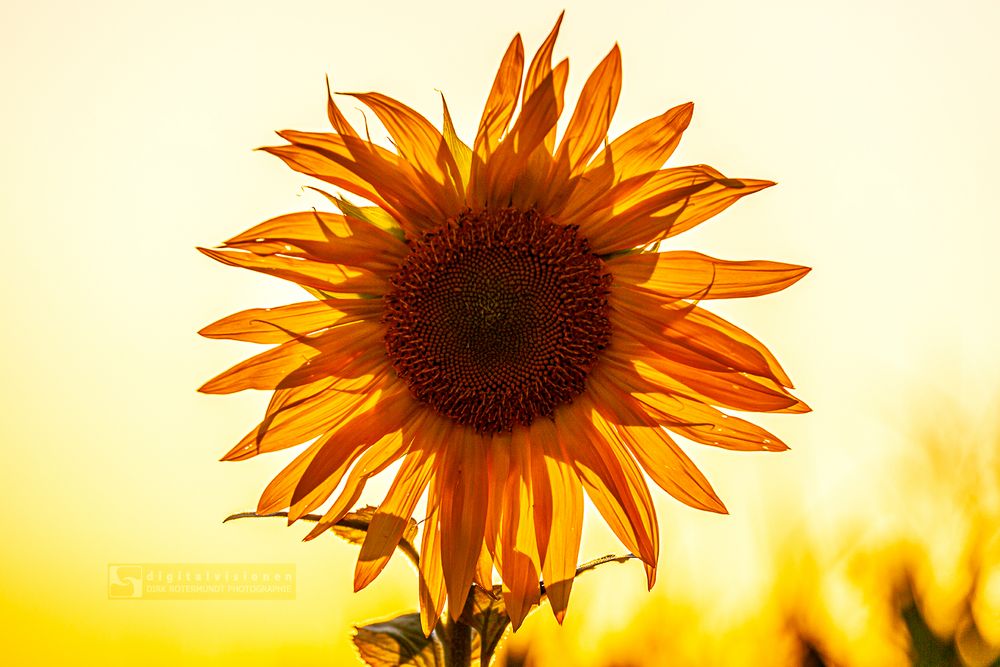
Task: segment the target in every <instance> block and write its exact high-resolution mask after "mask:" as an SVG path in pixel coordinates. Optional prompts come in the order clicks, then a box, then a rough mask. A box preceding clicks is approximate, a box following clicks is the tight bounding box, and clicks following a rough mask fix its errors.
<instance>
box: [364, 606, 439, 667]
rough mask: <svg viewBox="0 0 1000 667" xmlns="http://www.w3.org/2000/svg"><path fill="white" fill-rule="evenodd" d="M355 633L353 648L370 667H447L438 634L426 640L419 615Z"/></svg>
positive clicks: (372, 626) (401, 618) (375, 625)
mask: <svg viewBox="0 0 1000 667" xmlns="http://www.w3.org/2000/svg"><path fill="white" fill-rule="evenodd" d="M356 630H357V632H356V634H355V635H354V645H355V646H357V647H358V653H360V654H361V659H362V660H364V661H365V662H366V663H367V664H368V665H370V666H371V667H396V666H397V665H414V666H415V667H444V664H445V662H444V647H443V646H442V645H441V641H440V639H439V638H438V635H437V633H436V632H432V633H431V636H430V637H424V633H423V630H421V629H420V614H404V615H402V616H397V617H396V618H394V619H392V620H391V621H385V622H384V623H372V624H370V625H363V626H360V627H357V628H356Z"/></svg>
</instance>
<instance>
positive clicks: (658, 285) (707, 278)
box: [606, 251, 809, 299]
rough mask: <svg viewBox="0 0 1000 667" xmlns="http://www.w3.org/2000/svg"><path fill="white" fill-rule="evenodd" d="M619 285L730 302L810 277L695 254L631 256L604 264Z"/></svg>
mask: <svg viewBox="0 0 1000 667" xmlns="http://www.w3.org/2000/svg"><path fill="white" fill-rule="evenodd" d="M606 265H607V267H608V269H609V270H610V271H611V273H612V274H613V275H614V277H615V282H616V283H618V284H621V283H627V284H631V285H635V286H637V287H643V288H646V289H650V290H655V291H658V292H662V293H664V294H666V295H668V296H673V297H678V298H691V297H692V295H695V294H697V295H698V296H699V298H702V299H731V298H738V297H749V296H761V295H763V294H771V293H773V292H778V291H781V290H783V289H785V288H786V287H788V286H789V285H792V284H794V283H795V282H797V281H798V280H800V279H801V278H802V277H803V276H805V275H806V274H807V273H809V268H808V267H805V266H796V265H795V264H784V263H781V262H769V261H764V260H754V261H746V262H732V261H726V260H722V259H715V258H714V257H709V256H708V255H703V254H701V253H698V252H687V251H674V252H661V253H630V254H626V255H620V256H618V257H612V258H611V259H609V260H608V261H607V262H606Z"/></svg>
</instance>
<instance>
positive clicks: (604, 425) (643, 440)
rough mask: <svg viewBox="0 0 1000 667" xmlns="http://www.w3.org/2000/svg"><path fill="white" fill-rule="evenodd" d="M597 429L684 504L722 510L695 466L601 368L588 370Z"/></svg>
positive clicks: (714, 494) (722, 505)
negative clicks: (620, 445) (619, 444)
mask: <svg viewBox="0 0 1000 667" xmlns="http://www.w3.org/2000/svg"><path fill="white" fill-rule="evenodd" d="M590 381H591V382H592V383H593V386H594V388H595V393H596V395H597V396H599V400H597V401H596V404H597V409H598V415H597V417H596V418H595V422H596V425H597V428H598V430H599V431H601V432H603V433H604V434H605V436H606V437H607V438H608V439H609V440H612V439H616V438H620V439H621V441H622V442H623V443H624V444H625V445H626V446H627V447H628V450H629V451H630V452H632V455H633V456H635V458H636V460H638V462H639V465H641V466H642V469H643V470H645V471H646V474H647V475H649V477H650V478H651V479H652V480H653V481H654V482H656V485H657V486H659V487H660V488H661V489H663V490H664V491H666V492H667V493H669V494H670V495H672V496H673V497H674V498H676V499H677V500H679V501H681V502H682V503H684V504H685V505H689V506H691V507H694V508H695V509H701V510H708V511H710V512H718V513H721V514H726V513H727V512H726V506H725V505H724V504H723V503H722V500H720V499H719V496H718V495H716V493H715V490H714V489H712V485H711V484H709V482H708V480H707V479H705V476H704V475H703V474H701V471H700V470H698V468H697V466H695V464H694V463H693V462H692V461H691V459H689V458H688V457H687V455H686V454H684V452H683V451H682V450H681V448H680V447H678V446H677V443H675V442H674V441H673V440H672V439H671V438H670V436H668V435H667V434H666V432H665V431H664V430H663V429H662V428H660V426H659V424H657V423H656V421H655V420H654V419H652V418H651V417H649V416H648V415H647V414H646V412H645V411H644V410H642V408H640V407H639V406H637V405H636V404H635V402H634V400H633V399H632V398H631V397H629V396H628V395H627V394H624V393H623V392H622V390H621V389H620V388H618V387H616V386H615V385H614V382H613V381H609V379H608V378H607V376H606V375H605V373H604V372H603V371H602V369H595V372H593V373H592V374H591V377H590Z"/></svg>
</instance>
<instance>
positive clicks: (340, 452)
mask: <svg viewBox="0 0 1000 667" xmlns="http://www.w3.org/2000/svg"><path fill="white" fill-rule="evenodd" d="M399 384H402V383H399ZM387 393H389V396H387V397H386V398H389V397H390V396H391V400H382V401H380V402H379V403H378V404H377V405H376V406H375V408H373V410H371V411H368V412H365V413H360V414H357V415H355V416H354V417H353V419H351V420H350V421H348V422H346V423H345V424H343V425H342V426H341V427H340V428H338V429H337V430H336V431H334V432H333V433H332V434H331V436H332V437H331V445H330V446H329V447H325V448H323V449H321V450H320V451H319V453H317V454H316V456H315V457H314V458H313V460H312V462H311V463H310V464H309V467H308V468H306V470H305V472H303V474H302V478H301V479H300V480H299V483H298V485H297V486H296V488H295V493H294V495H293V496H292V506H293V512H294V513H295V514H297V516H301V515H302V514H305V513H306V512H308V511H310V509H312V508H309V509H306V507H307V506H308V505H312V504H313V502H314V500H315V499H316V498H317V497H319V496H320V495H322V492H325V491H330V492H332V490H333V488H335V487H336V484H332V485H331V484H330V481H331V476H332V475H333V474H334V471H336V470H339V469H340V467H341V465H342V463H343V460H344V452H345V451H353V449H354V448H356V447H369V446H370V447H371V448H370V449H369V450H368V451H367V452H366V453H365V455H364V456H363V457H362V458H361V460H360V461H358V465H357V466H355V468H354V469H353V470H352V471H351V474H350V477H351V479H353V480H354V483H355V484H356V485H357V486H356V488H357V489H358V490H360V488H362V487H363V486H364V481H365V480H367V478H368V477H371V476H372V475H375V474H377V472H378V471H380V470H382V469H384V468H385V467H386V466H388V465H389V464H390V463H392V461H395V460H396V459H397V458H399V457H400V456H402V454H403V452H404V450H405V449H406V447H407V445H408V442H406V439H404V438H390V437H386V436H388V435H389V434H392V433H396V432H397V431H399V430H400V429H402V427H403V424H404V423H406V422H408V421H409V420H410V418H411V416H412V415H413V414H415V413H417V412H418V411H419V405H418V404H417V403H416V401H414V400H412V399H410V398H409V397H408V396H407V394H406V393H404V392H402V391H399V390H398V389H395V388H394V390H393V391H392V392H387ZM373 412H377V414H378V419H373V418H372V417H373V414H372V413H373ZM337 482H338V483H339V480H337ZM348 484H349V485H350V484H351V482H349V483H348ZM326 495H327V496H328V495H329V493H327V494H326ZM345 496H349V493H348V490H347V489H346V488H345V490H344V493H342V494H341V498H345ZM321 502H322V501H321ZM313 507H315V505H313ZM347 509H350V508H349V507H348V508H347ZM345 511H346V509H345ZM296 518H297V517H296ZM289 519H292V516H291V515H290V516H289ZM338 519H339V517H338Z"/></svg>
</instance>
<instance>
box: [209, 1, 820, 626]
mask: <svg viewBox="0 0 1000 667" xmlns="http://www.w3.org/2000/svg"><path fill="white" fill-rule="evenodd" d="M560 21H561V17H560ZM558 31H559V22H557V23H556V26H555V27H554V28H553V30H552V32H551V33H550V34H549V36H548V37H547V38H546V40H545V41H544V43H543V44H542V46H541V48H540V49H539V50H538V52H537V53H536V54H535V56H534V57H533V58H532V60H531V62H530V64H529V65H528V67H527V69H526V70H525V68H524V51H523V48H522V45H521V39H520V36H517V37H515V38H514V40H513V41H512V42H511V44H510V47H509V48H508V49H507V52H506V53H505V54H504V57H503V60H502V62H501V64H500V69H499V72H498V73H497V76H496V79H495V80H494V83H493V87H492V89H491V91H490V93H489V96H488V99H487V101H486V106H485V109H484V111H483V115H482V120H481V121H480V123H479V128H478V131H477V133H476V136H475V138H474V140H473V141H472V143H471V144H467V143H465V142H463V141H462V140H461V139H460V138H459V137H458V136H457V135H456V133H455V130H454V126H453V124H452V121H451V118H450V116H449V113H448V107H447V105H444V121H443V129H442V130H440V131H439V130H438V129H437V128H436V127H435V126H434V125H433V124H431V123H430V122H429V121H427V120H426V119H425V118H424V117H423V116H421V115H420V114H418V113H417V112H416V111H414V110H413V109H411V108H409V107H407V106H406V105H404V104H402V103H400V102H397V101H396V100H393V99H391V98H389V97H386V96H384V95H380V94H378V93H366V94H356V95H354V97H356V98H357V99H358V100H360V101H361V102H363V103H364V104H365V105H367V106H368V107H369V108H370V109H371V110H372V112H373V113H374V114H375V115H376V116H377V117H378V118H379V120H380V121H381V122H382V124H383V125H384V127H385V128H386V130H387V131H388V133H389V135H390V136H391V139H392V144H393V146H394V150H388V149H386V148H383V147H380V146H379V145H377V144H375V143H373V142H372V141H370V139H369V138H367V137H365V138H362V137H361V136H360V135H359V134H358V132H357V131H356V130H355V129H354V128H353V127H352V126H351V125H350V124H349V123H348V122H347V121H346V119H345V118H344V116H343V115H342V114H341V112H340V110H339V108H338V107H337V105H336V103H335V102H334V101H333V98H332V96H331V95H328V99H327V112H328V117H329V120H330V123H331V125H332V128H333V131H332V132H297V131H284V132H280V133H279V134H280V136H281V137H282V138H284V139H285V140H287V142H288V143H287V144H286V145H282V146H275V147H269V148H266V149H265V150H266V151H268V152H270V153H272V154H274V155H277V156H278V157H280V158H281V159H282V160H284V161H285V163H286V164H288V165H289V166H290V167H291V168H292V169H295V170H296V171H299V172H301V173H304V174H306V175H308V176H310V177H313V178H316V179H319V180H321V181H325V182H326V183H328V184H330V185H332V186H334V187H335V188H336V189H338V190H340V191H342V192H346V193H349V194H350V195H353V196H354V197H356V198H359V199H361V200H365V203H363V204H356V203H351V202H349V201H348V200H347V199H345V198H343V197H342V196H340V195H338V194H332V193H327V192H324V191H322V190H320V192H322V193H323V194H324V195H325V196H326V197H328V198H329V200H330V202H331V203H332V204H333V205H334V206H335V207H336V208H337V210H338V211H339V212H338V213H327V212H318V211H307V212H301V213H292V214H289V215H285V216H281V217H278V218H275V219H273V220H268V221H267V222H264V223H262V224H260V225H258V226H256V227H254V228H252V229H250V230H248V231H247V232H244V233H243V234H240V235H238V236H236V237H234V238H232V239H230V240H229V241H227V242H226V243H225V244H224V245H223V247H222V248H219V249H215V250H207V249H202V251H203V252H204V253H205V254H207V255H209V256H210V257H213V258H214V259H217V260H219V261H221V262H223V263H225V264H229V265H233V266H240V267H244V268H249V269H252V270H255V271H260V272H263V273H267V274H270V275H273V276H277V277H279V278H283V279H286V280H291V281H293V282H295V283H298V284H299V285H301V286H302V287H304V288H305V289H306V290H307V291H309V292H310V294H311V295H312V297H313V298H312V299H310V300H307V301H303V302H301V303H294V304H290V305H286V306H280V307H277V308H267V309H253V310H248V311H244V312H241V313H237V314H235V315H232V316H230V317H227V318H224V319H222V320H220V321H218V322H216V323H215V324H212V325H210V326H208V327H206V328H205V329H203V330H202V331H201V333H202V334H203V335H205V336H209V337H213V338H229V339H235V340H242V341H250V342H256V343H265V344H272V345H273V347H270V348H269V349H267V350H266V351H264V352H262V353H260V354H258V355H257V356H254V357H252V358H250V359H248V360H246V361H244V362H242V363H240V364H238V365H236V366H235V367H233V368H231V369H230V370H228V371H226V372H224V373H222V374H221V375H219V376H217V377H215V378H214V379H212V380H210V381H209V382H208V383H206V384H205V385H204V386H203V387H202V388H201V390H202V391H204V392H207V393H229V392H234V391H239V390H242V389H264V390H268V391H273V392H274V393H273V396H272V398H271V401H270V404H269V405H268V408H267V411H266V414H265V415H264V418H263V420H262V421H261V423H260V424H259V425H257V426H256V427H255V428H254V429H252V430H251V431H250V432H249V433H248V434H247V435H246V436H245V437H244V438H243V439H242V440H241V441H240V442H239V443H238V444H237V445H236V446H235V447H234V448H233V449H232V450H231V451H230V452H229V453H228V454H227V455H226V456H225V457H224V459H225V460H242V459H247V458H251V457H253V456H256V455H258V454H261V453H264V452H273V451H277V450H281V449H286V448H289V447H295V446H299V445H303V444H306V443H308V444H306V446H305V447H304V449H303V450H302V451H301V452H300V453H299V454H298V456H297V457H296V458H295V459H294V460H293V461H292V462H291V463H290V464H288V466H287V467H285V469H284V470H282V471H281V472H280V473H279V474H278V476H277V477H275V479H274V480H273V481H272V482H271V483H270V485H268V487H267V488H266V489H265V491H264V493H263V495H262V497H261V499H260V502H259V505H258V512H259V513H262V514H263V513H270V512H274V511H277V510H281V509H284V508H288V515H289V519H290V521H295V520H297V519H300V518H302V517H303V516H305V515H306V514H308V513H310V512H313V511H314V510H316V509H317V508H319V507H321V506H323V507H324V508H325V511H324V513H323V514H322V517H321V518H319V520H318V523H317V524H316V527H315V528H314V529H313V530H312V532H310V533H309V535H308V538H313V537H316V536H317V535H319V534H321V533H323V532H324V531H326V530H327V529H329V528H330V527H331V526H333V525H334V524H336V523H337V522H338V521H339V520H341V519H342V518H343V517H344V516H345V515H346V514H347V513H348V512H349V511H350V510H351V509H352V507H354V506H355V505H356V504H357V502H358V500H359V498H360V496H361V493H362V490H363V489H364V487H365V484H366V482H367V481H368V480H369V479H370V478H371V477H372V476H374V475H377V474H378V473H380V472H381V471H383V470H385V469H386V468H388V467H389V466H390V465H391V464H393V463H394V462H400V465H399V468H398V471H397V472H396V475H395V477H394V479H393V482H392V485H391V487H390V489H389V491H388V493H387V495H386V497H385V499H384V500H383V502H382V503H381V505H380V506H379V508H378V510H377V511H376V512H375V513H374V516H373V517H372V520H371V524H370V526H369V529H368V532H367V535H366V537H365V539H364V543H363V545H362V548H361V554H360V557H359V560H358V565H357V570H356V573H355V586H356V587H357V588H360V587H363V586H365V585H367V584H368V583H369V582H370V581H371V580H372V579H374V578H375V576H377V575H378V573H379V572H380V571H381V570H382V568H383V567H384V566H385V564H386V562H387V561H388V559H389V557H390V556H391V554H392V553H393V551H394V549H395V548H396V546H397V544H398V543H399V541H400V539H401V538H402V536H403V534H404V530H405V529H406V526H407V522H408V520H409V518H410V516H411V515H412V514H413V513H414V511H415V510H416V509H417V506H418V503H420V501H421V499H422V498H426V503H425V509H424V518H425V521H424V522H423V535H422V538H421V545H420V574H421V576H420V600H421V618H422V623H423V627H424V630H425V632H430V630H431V629H432V628H433V626H434V624H435V623H436V621H437V619H438V617H439V616H440V615H441V613H442V611H443V609H444V605H445V602H446V600H448V599H450V608H451V611H452V614H453V615H454V616H456V617H457V616H458V614H460V613H461V610H462V608H463V605H464V603H465V601H466V598H467V596H468V594H469V590H470V586H471V585H472V583H473V582H475V583H477V584H479V585H481V586H483V587H486V588H487V589H489V588H490V587H491V585H492V581H493V578H494V576H498V577H499V579H500V582H501V585H502V589H503V595H504V598H505V602H506V605H507V609H508V611H509V613H510V615H511V620H512V622H513V624H514V627H515V628H516V627H517V626H518V625H519V624H520V622H521V620H522V619H523V618H524V615H525V614H526V613H527V612H528V610H529V609H530V608H531V606H532V605H534V604H536V603H538V602H539V598H540V589H539V580H540V579H541V580H543V581H544V585H545V590H546V594H547V596H548V599H549V600H550V602H551V605H552V609H553V611H554V613H555V615H556V617H557V618H558V619H559V620H560V621H562V619H563V616H564V614H565V612H566V609H567V604H568V601H569V594H570V590H571V587H572V583H573V578H574V574H575V570H576V564H577V557H578V551H579V545H580V532H581V528H582V517H583V494H584V492H586V494H587V495H588V496H589V498H590V499H591V501H592V502H593V504H594V505H595V506H596V508H597V510H598V511H599V512H600V513H601V515H602V516H603V517H604V519H605V520H606V521H607V523H608V524H609V525H610V527H611V528H612V530H613V531H614V532H615V534H616V535H617V536H618V538H619V539H620V540H621V541H622V543H623V544H624V545H625V547H626V548H628V549H629V550H630V551H631V552H632V553H634V554H636V555H637V556H638V557H639V558H641V559H642V560H643V561H644V562H645V564H646V571H647V576H648V583H649V585H650V586H652V583H653V580H654V577H655V572H656V563H657V557H658V550H659V547H658V529H657V523H656V512H655V511H654V508H653V503H652V499H651V496H650V493H649V489H648V487H647V483H646V477H647V476H648V477H649V478H650V479H651V480H652V481H653V482H654V483H655V484H656V485H657V486H659V487H661V488H662V489H664V490H665V491H666V492H667V493H669V494H670V495H672V496H674V497H675V498H677V499H678V500H680V501H681V502H683V503H685V504H687V505H690V506H692V507H696V508H698V509H704V510H709V511H714V512H725V507H724V506H723V504H722V501H721V500H720V499H719V498H718V496H717V495H716V493H715V491H714V490H713V489H712V487H711V485H710V484H709V483H708V481H707V480H706V479H705V477H704V476H703V475H702V474H701V473H700V472H699V471H698V469H697V468H696V467H695V466H694V464H693V463H692V462H691V461H690V459H688V457H687V456H686V455H685V453H684V451H683V450H682V449H681V447H680V446H679V445H678V444H677V443H676V442H675V440H674V437H675V436H678V435H679V436H682V437H683V438H686V439H687V440H689V441H694V442H696V443H701V444H705V445H711V446H716V447H723V448H727V449H735V450H782V449H785V448H786V447H785V445H784V444H783V443H782V442H781V441H780V440H779V439H778V438H777V437H775V436H774V435H771V434H770V433H768V432H767V431H765V430H763V429H761V428H760V427H758V426H755V425H754V424H752V423H750V422H748V421H745V420H743V419H741V418H739V417H737V416H735V415H732V414H730V413H729V412H728V410H742V411H757V412H804V411H806V410H808V408H807V407H806V406H805V405H804V404H803V403H802V402H801V401H799V400H798V399H796V398H795V397H794V396H792V395H791V394H790V393H789V392H788V388H790V387H791V382H790V380H789V379H788V377H787V375H786V374H785V372H784V371H783V370H782V369H781V366H780V365H779V364H778V362H777V360H776V359H775V358H774V356H773V355H772V354H771V353H770V352H769V351H768V349H767V348H766V347H765V346H764V345H762V344H761V343H760V342H759V341H757V340H756V339H755V338H754V337H752V336H751V335H750V334H748V333H746V332H745V331H743V330H741V329H739V328H738V327H736V326H735V325H733V324H731V323H729V322H727V321H726V320H723V319H722V318H719V317H717V316H715V315H713V314H711V313H710V312H709V311H707V310H705V309H704V308H703V307H702V305H701V302H702V301H703V300H707V299H713V298H733V297H748V296H756V295H761V294H767V293H769V292H775V291H778V290H780V289H783V288H785V287H787V286H788V285H790V284H792V283H794V282H795V281H796V280H798V279H799V278H801V277H802V276H803V275H804V274H805V273H806V272H807V271H808V269H806V268H803V267H799V266H794V265H790V264H781V263H777V262H768V261H725V260H720V259H715V258H712V257H709V256H706V255H703V254H700V253H696V252H689V251H678V250H665V249H663V248H662V245H663V244H661V242H662V241H667V240H668V239H670V238H672V237H673V236H675V235H677V234H679V233H681V232H683V231H685V230H687V229H690V228H691V227H693V226H695V225H697V224H698V223H700V222H702V221H704V220H706V219H708V218H710V217H712V216H713V215H715V214H716V213H718V212H720V211H722V210H723V209H725V208H726V207H728V206H729V205H731V204H732V203H734V202H735V201H736V200H737V199H739V198H741V197H743V196H745V195H748V194H751V193H754V192H757V191H759V190H761V189H763V188H766V187H768V186H770V185H772V183H771V182H769V181H761V180H752V179H736V178H728V177H726V176H724V175H723V174H721V173H720V172H718V171H717V170H715V169H713V168H711V167H708V166H705V165H693V166H677V167H670V168H663V165H664V163H665V162H666V161H667V159H668V158H669V157H670V155H671V153H672V152H673V151H674V149H675V147H676V146H677V144H678V142H679V140H680V137H681V133H682V132H683V131H684V130H685V129H686V128H687V126H688V123H689V122H690V120H691V113H692V105H690V104H683V105H680V106H677V107H674V108H672V109H669V110H668V111H666V112H665V113H663V114H662V115H660V116H657V117H655V118H652V119H650V120H648V121H646V122H644V123H641V124H640V125H638V126H636V127H634V128H632V129H631V130H629V131H628V132H626V133H625V134H623V135H622V136H620V137H618V138H617V139H615V140H614V141H611V142H610V143H609V142H608V141H607V136H606V135H607V132H608V127H609V125H610V122H611V118H612V116H613V114H614V111H615V108H616V106H617V103H618V96H619V92H620V89H621V59H620V55H619V50H618V47H617V46H616V47H614V48H613V49H612V50H611V52H610V53H609V54H608V55H607V57H606V58H605V59H604V60H603V61H602V62H601V63H600V64H599V65H598V66H597V68H596V69H595V70H594V72H593V73H592V74H591V75H590V77H589V78H588V80H587V82H586V84H585V86H584V87H583V90H582V92H581V95H580V99H579V100H578V102H577V104H576V107H575V109H574V111H573V112H572V114H571V115H570V118H569V120H568V122H567V123H566V125H565V129H564V131H563V132H562V133H561V135H560V136H559V137H558V141H557V130H556V126H557V121H559V119H560V117H561V116H562V112H563V92H564V89H565V86H566V78H567V72H568V61H566V60H563V61H562V62H560V63H558V64H557V65H555V66H553V65H552V52H553V46H554V43H555V39H556V35H557V33H558ZM335 491H338V493H337V494H336V495H334V492H335Z"/></svg>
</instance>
